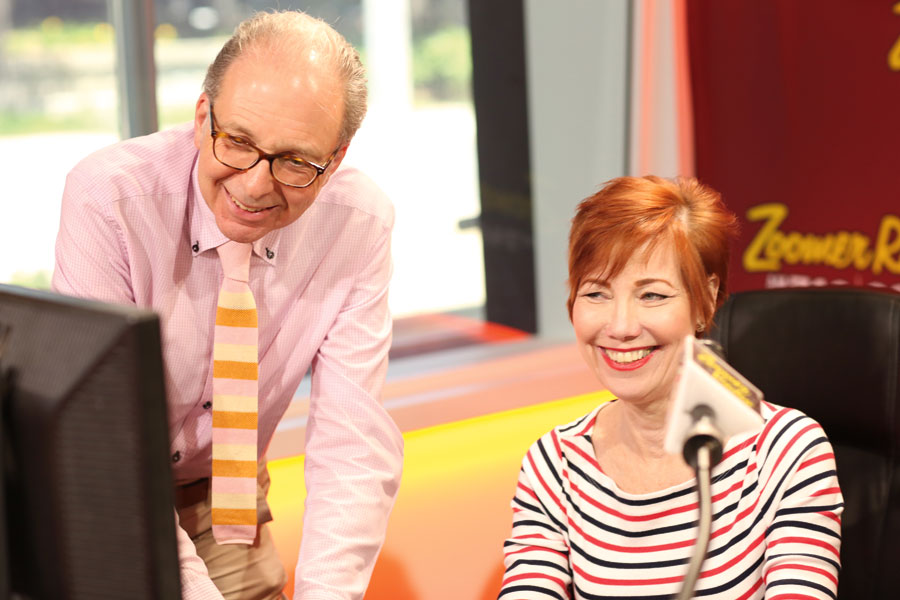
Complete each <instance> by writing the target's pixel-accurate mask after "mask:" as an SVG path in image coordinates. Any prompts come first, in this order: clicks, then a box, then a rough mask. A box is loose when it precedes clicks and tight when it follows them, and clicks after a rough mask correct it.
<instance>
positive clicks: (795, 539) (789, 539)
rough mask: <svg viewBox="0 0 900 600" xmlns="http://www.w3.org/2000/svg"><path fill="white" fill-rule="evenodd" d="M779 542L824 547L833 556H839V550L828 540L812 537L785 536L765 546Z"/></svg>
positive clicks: (772, 545)
mask: <svg viewBox="0 0 900 600" xmlns="http://www.w3.org/2000/svg"><path fill="white" fill-rule="evenodd" d="M779 544H806V545H808V546H816V547H818V548H824V549H825V550H828V551H829V552H831V553H832V554H834V555H835V556H840V552H838V551H837V549H836V548H835V547H834V546H832V545H831V544H829V543H828V542H823V541H821V540H817V539H813V538H807V537H786V538H781V539H777V540H775V541H773V542H769V544H768V546H767V547H768V548H772V547H774V546H778V545H779Z"/></svg>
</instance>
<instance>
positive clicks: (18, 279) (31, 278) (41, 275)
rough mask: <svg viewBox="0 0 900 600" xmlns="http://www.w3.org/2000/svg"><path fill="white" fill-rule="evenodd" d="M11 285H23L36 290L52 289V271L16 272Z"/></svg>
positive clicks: (10, 280)
mask: <svg viewBox="0 0 900 600" xmlns="http://www.w3.org/2000/svg"><path fill="white" fill-rule="evenodd" d="M9 283H11V284H13V285H21V286H23V287H28V288H34V289H38V290H49V289H50V271H44V270H42V271H34V272H32V273H24V272H22V271H16V272H15V273H13V274H12V277H10V279H9Z"/></svg>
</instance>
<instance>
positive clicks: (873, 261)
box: [743, 202, 900, 275]
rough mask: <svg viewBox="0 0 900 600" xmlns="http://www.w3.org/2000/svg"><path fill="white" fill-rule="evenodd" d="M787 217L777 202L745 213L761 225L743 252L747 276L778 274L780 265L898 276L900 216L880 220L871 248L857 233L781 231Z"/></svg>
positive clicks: (870, 242) (866, 240)
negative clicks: (812, 266) (774, 272)
mask: <svg viewBox="0 0 900 600" xmlns="http://www.w3.org/2000/svg"><path fill="white" fill-rule="evenodd" d="M787 216H788V207H787V205H786V204H781V203H777V202H772V203H768V204H759V205H757V206H752V207H750V209H749V210H747V219H748V220H749V221H751V222H753V221H762V222H763V224H762V227H760V229H759V231H758V232H757V233H756V235H755V236H754V237H753V239H752V240H750V243H749V244H748V245H747V249H746V250H745V251H744V256H743V264H744V269H746V270H747V272H748V273H756V272H760V271H780V270H781V267H782V265H821V266H827V267H833V268H835V269H847V268H851V267H852V268H853V269H856V270H857V271H866V270H871V271H872V273H874V274H875V275H879V274H881V273H882V272H884V271H887V272H888V273H892V274H894V275H898V274H900V217H897V216H896V215H891V214H887V215H884V216H882V217H881V222H880V223H879V226H878V235H877V236H876V238H875V245H874V247H872V239H871V238H870V237H869V236H867V235H866V234H864V233H862V232H859V231H835V232H832V233H825V234H815V233H803V232H800V231H784V230H782V228H781V226H782V224H783V223H784V221H785V220H786V219H787Z"/></svg>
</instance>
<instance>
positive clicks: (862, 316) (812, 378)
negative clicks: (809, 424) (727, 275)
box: [710, 288, 900, 452]
mask: <svg viewBox="0 0 900 600" xmlns="http://www.w3.org/2000/svg"><path fill="white" fill-rule="evenodd" d="M710 337H711V338H712V339H714V340H716V341H718V342H719V343H720V344H722V347H723V349H724V350H725V353H726V355H727V357H728V362H729V363H730V364H731V365H732V366H734V367H735V368H736V369H737V370H738V371H739V372H741V373H742V374H744V375H745V376H746V377H747V379H749V380H750V381H752V382H753V383H754V384H755V385H756V386H757V387H759V388H760V389H761V390H762V391H763V394H765V397H766V400H768V401H770V402H774V403H775V404H780V405H782V406H791V407H795V408H798V409H800V410H802V411H803V412H805V413H806V414H808V415H809V416H811V417H813V418H814V419H816V420H817V421H819V423H820V424H822V426H823V427H824V428H825V430H826V432H827V433H828V435H829V438H831V440H832V442H833V443H835V444H839V443H844V442H846V443H850V444H853V445H857V446H862V447H866V448H870V449H872V450H875V451H879V452H886V451H891V450H894V451H896V450H897V449H898V448H897V446H898V445H900V443H898V441H897V440H898V439H900V438H898V435H897V432H898V423H900V406H898V380H900V375H898V372H900V368H898V365H900V294H894V293H890V292H880V291H875V290H860V289H848V288H841V289H831V288H805V289H780V290H758V291H749V292H739V293H735V294H733V295H732V296H731V297H730V298H729V299H728V301H727V302H726V303H725V305H723V306H722V308H721V309H719V311H718V312H717V313H716V317H715V325H714V327H713V329H712V331H711V335H710Z"/></svg>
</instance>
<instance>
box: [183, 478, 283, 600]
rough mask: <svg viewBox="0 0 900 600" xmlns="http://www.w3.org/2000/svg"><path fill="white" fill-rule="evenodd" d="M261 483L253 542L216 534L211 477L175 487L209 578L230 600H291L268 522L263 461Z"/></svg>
mask: <svg viewBox="0 0 900 600" xmlns="http://www.w3.org/2000/svg"><path fill="white" fill-rule="evenodd" d="M258 482H259V483H258V485H257V515H258V522H259V525H258V526H257V530H256V540H255V541H254V542H253V544H252V545H249V546H248V545H247V544H223V545H219V544H217V543H216V541H215V538H213V534H212V518H211V514H212V513H211V498H210V493H209V487H210V486H209V480H208V479H203V480H200V481H195V482H190V483H187V484H183V485H176V488H175V505H176V506H175V508H176V509H177V510H178V519H179V521H180V522H181V526H182V527H183V528H184V530H185V531H186V532H187V534H188V535H189V536H190V537H191V539H192V540H193V542H194V546H196V548H197V554H198V555H199V556H200V558H202V559H203V562H205V563H206V568H207V569H208V570H209V576H210V578H211V579H212V580H213V583H215V584H216V587H217V588H219V591H220V592H222V595H223V596H225V600H282V599H283V600H286V599H287V596H285V595H284V594H283V593H282V590H283V589H284V586H285V585H286V584H287V575H286V574H285V572H284V567H282V565H281V559H280V558H279V557H278V553H277V552H276V550H275V544H274V542H273V541H272V535H271V534H270V533H269V528H268V525H267V523H268V522H269V521H271V520H272V514H271V513H270V512H269V505H268V504H267V503H266V494H267V493H268V491H269V472H268V470H267V469H266V463H265V461H260V468H259V477H258Z"/></svg>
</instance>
